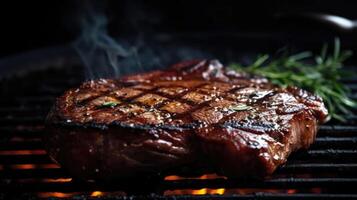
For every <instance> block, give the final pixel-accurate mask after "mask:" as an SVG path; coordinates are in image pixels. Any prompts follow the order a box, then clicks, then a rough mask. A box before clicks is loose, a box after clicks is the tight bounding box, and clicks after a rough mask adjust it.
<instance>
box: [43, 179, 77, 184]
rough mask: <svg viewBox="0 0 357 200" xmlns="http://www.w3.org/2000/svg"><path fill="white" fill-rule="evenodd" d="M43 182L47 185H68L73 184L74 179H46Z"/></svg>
mask: <svg viewBox="0 0 357 200" xmlns="http://www.w3.org/2000/svg"><path fill="white" fill-rule="evenodd" d="M42 181H43V182H47V183H66V182H71V181H72V178H56V179H52V178H46V179H42Z"/></svg>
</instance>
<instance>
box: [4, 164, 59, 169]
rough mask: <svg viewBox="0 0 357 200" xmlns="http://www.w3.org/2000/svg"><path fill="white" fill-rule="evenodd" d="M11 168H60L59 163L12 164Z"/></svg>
mask: <svg viewBox="0 0 357 200" xmlns="http://www.w3.org/2000/svg"><path fill="white" fill-rule="evenodd" d="M9 167H10V168H11V169H38V168H41V169H58V168H60V166H59V165H57V164H17V165H10V166H9Z"/></svg>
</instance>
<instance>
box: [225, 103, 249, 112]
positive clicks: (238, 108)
mask: <svg viewBox="0 0 357 200" xmlns="http://www.w3.org/2000/svg"><path fill="white" fill-rule="evenodd" d="M229 109H230V110H234V111H244V110H250V109H252V107H251V106H248V105H246V104H237V105H232V106H230V107H229Z"/></svg>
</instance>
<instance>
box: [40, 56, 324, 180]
mask: <svg viewBox="0 0 357 200" xmlns="http://www.w3.org/2000/svg"><path fill="white" fill-rule="evenodd" d="M326 116H327V110H326V108H325V106H324V104H323V102H322V100H321V98H319V97H317V96H315V95H313V94H311V93H309V92H306V91H304V90H302V89H299V88H296V87H288V88H280V87H277V86H275V85H273V84H271V83H269V82H268V81H267V80H266V79H265V78H262V77H254V76H247V75H243V74H240V73H237V72H235V71H232V70H228V69H226V68H224V67H223V66H222V65H221V64H220V63H219V62H218V61H216V60H197V61H186V62H181V63H178V64H176V65H174V66H172V67H171V68H169V69H167V70H162V71H153V72H149V73H143V74H137V75H132V76H126V77H123V78H120V79H100V80H94V81H89V82H85V83H83V84H82V85H81V86H80V87H79V88H75V89H71V90H68V91H67V92H66V93H65V94H64V95H63V96H61V97H59V98H58V99H57V102H56V103H55V105H54V106H53V108H52V110H51V111H50V113H49V114H48V117H47V120H46V127H47V130H48V134H46V136H45V138H44V139H45V142H46V146H47V149H48V153H49V155H50V156H51V157H52V158H53V159H54V160H56V161H57V162H58V163H60V164H61V165H62V166H63V167H65V168H67V169H68V170H69V171H70V172H71V173H72V174H73V175H74V176H76V177H79V178H82V179H96V180H105V181H110V180H115V179H118V178H123V177H135V176H142V175H146V176H150V175H157V174H167V173H169V172H170V171H172V170H174V169H178V168H180V167H187V166H191V165H194V163H195V162H202V163H204V164H206V165H207V166H214V168H215V171H216V172H217V173H219V174H223V175H226V176H233V177H257V178H262V177H266V176H268V175H270V174H271V173H273V172H274V170H275V169H276V168H277V167H278V166H279V165H281V164H283V163H285V161H286V159H287V157H288V156H289V154H290V153H291V152H293V151H296V150H298V149H301V148H308V146H309V145H310V144H311V143H312V142H313V141H314V138H315V135H316V132H317V128H318V127H317V126H318V124H319V123H322V122H324V121H325V120H326Z"/></svg>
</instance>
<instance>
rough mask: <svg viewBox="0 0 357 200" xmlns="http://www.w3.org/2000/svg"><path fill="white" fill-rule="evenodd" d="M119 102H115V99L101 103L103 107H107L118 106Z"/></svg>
mask: <svg viewBox="0 0 357 200" xmlns="http://www.w3.org/2000/svg"><path fill="white" fill-rule="evenodd" d="M118 104H119V103H118V102H115V101H107V102H104V103H103V104H102V105H100V107H101V108H103V107H105V108H107V107H115V106H117V105H118Z"/></svg>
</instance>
